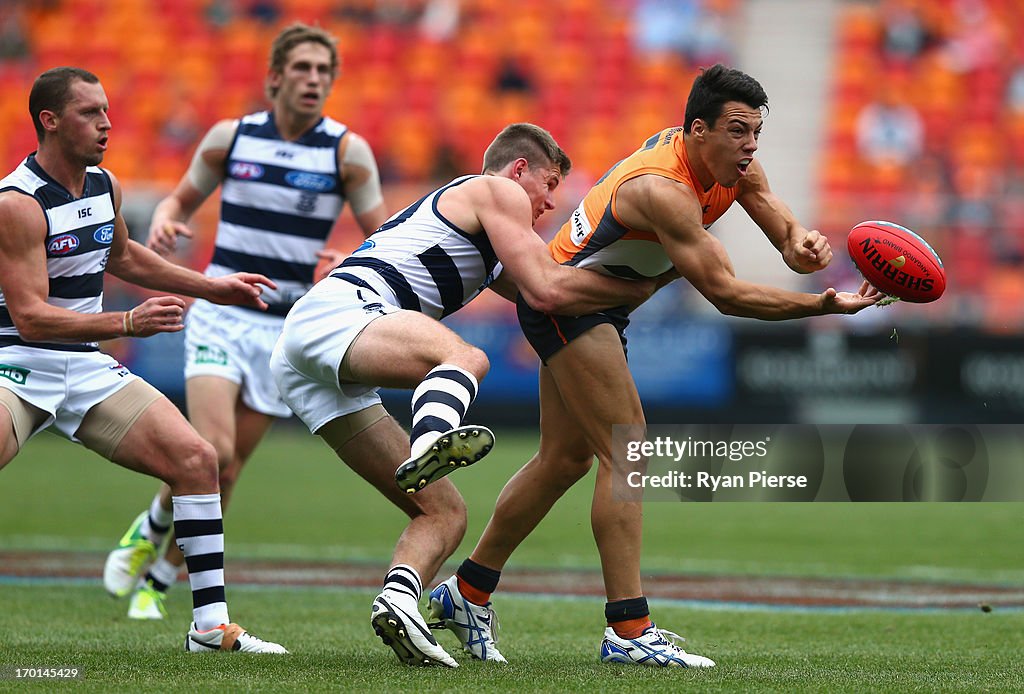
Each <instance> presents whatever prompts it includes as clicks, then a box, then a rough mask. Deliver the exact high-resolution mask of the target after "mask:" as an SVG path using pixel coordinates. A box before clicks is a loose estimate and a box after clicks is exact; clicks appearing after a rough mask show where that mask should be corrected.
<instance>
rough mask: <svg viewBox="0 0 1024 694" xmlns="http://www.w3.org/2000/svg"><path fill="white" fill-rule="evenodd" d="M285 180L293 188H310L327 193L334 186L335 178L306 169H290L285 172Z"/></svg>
mask: <svg viewBox="0 0 1024 694" xmlns="http://www.w3.org/2000/svg"><path fill="white" fill-rule="evenodd" d="M284 180H285V181H286V182H287V183H288V185H290V186H292V187H293V188H298V189H300V190H308V191H312V192H314V193H326V192H327V191H329V190H330V189H331V188H333V187H334V179H333V178H331V177H330V176H322V175H320V174H314V173H307V172H305V171H289V172H288V173H287V174H285V177H284Z"/></svg>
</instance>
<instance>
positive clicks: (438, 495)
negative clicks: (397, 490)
mask: <svg viewBox="0 0 1024 694" xmlns="http://www.w3.org/2000/svg"><path fill="white" fill-rule="evenodd" d="M406 498H408V499H410V500H411V501H412V502H413V511H412V513H410V514H409V515H410V517H413V518H415V517H416V516H419V515H427V516H432V517H434V518H437V519H438V520H439V521H440V522H442V523H444V524H445V525H446V526H449V525H450V526H452V528H453V529H457V528H461V532H460V533H459V534H460V536H461V535H462V534H463V533H465V531H466V517H467V511H466V502H465V500H464V499H463V498H462V495H461V494H459V490H458V489H456V488H455V485H454V484H452V482H451V480H439V481H437V482H435V483H434V484H432V485H430V486H429V487H427V488H426V489H424V490H423V491H421V492H419V493H418V494H416V495H414V496H412V497H406Z"/></svg>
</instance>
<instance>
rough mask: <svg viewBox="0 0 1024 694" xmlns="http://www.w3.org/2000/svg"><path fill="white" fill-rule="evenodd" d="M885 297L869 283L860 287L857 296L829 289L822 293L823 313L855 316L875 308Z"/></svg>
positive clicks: (864, 283)
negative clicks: (859, 312)
mask: <svg viewBox="0 0 1024 694" xmlns="http://www.w3.org/2000/svg"><path fill="white" fill-rule="evenodd" d="M884 296H885V295H884V294H882V293H881V292H880V291H878V289H876V288H875V287H873V286H871V285H870V284H868V283H867V282H863V283H861V285H860V289H858V290H857V293H856V294H852V293H850V292H837V291H836V290H835V289H833V288H832V287H829V288H828V289H826V290H825V291H824V292H822V293H821V298H822V313H846V314H853V313H857V312H858V311H862V310H863V309H866V308H867V307H868V306H874V305H875V304H877V303H878V302H879V301H880V300H881V299H882V298H883V297H884Z"/></svg>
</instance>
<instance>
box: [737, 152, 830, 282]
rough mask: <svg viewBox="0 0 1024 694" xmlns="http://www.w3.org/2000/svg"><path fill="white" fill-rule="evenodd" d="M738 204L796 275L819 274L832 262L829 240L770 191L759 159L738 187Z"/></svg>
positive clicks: (751, 164)
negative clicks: (808, 226)
mask: <svg viewBox="0 0 1024 694" xmlns="http://www.w3.org/2000/svg"><path fill="white" fill-rule="evenodd" d="M736 201H737V202H739V203H740V205H742V206H743V209H745V210H746V211H747V214H748V215H750V218H751V219H752V220H754V223H755V224H757V226H759V227H760V228H761V231H763V232H764V235H765V236H767V237H768V240H769V241H771V242H772V245H774V246H775V247H776V248H777V249H778V250H779V252H780V253H781V254H782V258H783V260H785V261H786V265H788V266H789V267H790V269H792V270H793V271H794V272H799V273H802V274H806V273H809V272H817V271H818V270H824V269H825V268H826V267H828V264H829V263H830V262H832V248H831V246H829V243H828V239H827V238H825V237H824V236H823V235H822V234H821V233H820V232H819V231H818V230H817V229H811V230H808V229H806V228H805V227H804V226H803V225H802V224H800V222H798V221H797V219H796V217H795V216H794V215H793V212H792V210H790V209H789V207H788V206H787V205H786V203H785V202H783V201H782V200H781V199H779V198H778V197H777V196H776V195H775V194H774V193H773V192H772V191H771V188H769V186H768V178H767V177H766V176H765V173H764V168H763V167H762V166H761V163H760V162H759V161H757V160H756V159H754V160H753V161H752V162H751V163H750V167H749V168H748V169H747V175H746V176H745V177H744V178H742V179H741V180H740V182H739V184H738V190H737V196H736Z"/></svg>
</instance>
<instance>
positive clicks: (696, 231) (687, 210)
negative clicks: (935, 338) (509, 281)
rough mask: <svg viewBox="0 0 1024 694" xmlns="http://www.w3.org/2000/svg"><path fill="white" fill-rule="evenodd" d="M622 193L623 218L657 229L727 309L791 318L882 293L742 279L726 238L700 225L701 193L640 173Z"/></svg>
mask: <svg viewBox="0 0 1024 694" xmlns="http://www.w3.org/2000/svg"><path fill="white" fill-rule="evenodd" d="M617 197H618V200H617V211H618V213H619V217H620V219H622V220H623V222H624V223H626V224H627V225H628V226H630V227H631V228H635V229H642V230H650V231H653V232H655V233H656V234H657V235H658V237H659V239H660V241H661V243H662V246H663V247H664V249H665V252H666V253H667V254H668V256H669V259H670V260H671V261H672V263H673V265H674V266H675V268H676V270H678V271H679V274H680V275H681V276H682V277H683V278H685V279H686V280H687V281H688V282H690V284H692V285H693V287H694V288H695V289H697V291H699V292H700V293H701V294H703V295H704V297H705V298H706V299H707V300H708V301H710V302H711V303H712V304H713V305H714V306H715V308H717V309H718V310H719V311H720V312H721V313H723V314H726V315H733V316H742V317H746V318H758V319H761V320H786V319H790V318H803V317H806V316H816V315H823V314H826V313H856V312H857V311H860V310H862V309H864V308H867V307H868V306H871V305H873V304H875V303H877V302H878V300H879V298H880V295H879V294H878V293H877V292H875V291H874V290H873V288H871V287H869V286H867V285H866V283H865V285H864V286H862V287H861V290H860V291H859V292H856V293H850V292H836V290H835V289H832V288H829V289H827V290H826V291H824V292H822V293H820V294H809V293H805V292H794V291H789V290H786V289H780V288H778V287H771V286H768V285H761V284H754V283H751V282H746V281H743V280H740V279H738V278H737V277H736V274H735V272H734V271H733V267H732V262H731V261H730V260H729V256H728V254H727V253H726V252H725V248H724V247H723V246H722V244H721V242H720V241H719V240H718V239H716V238H715V237H714V236H712V235H711V234H710V233H708V232H707V231H706V230H705V229H704V227H703V226H702V225H701V209H700V203H699V202H698V201H697V196H696V195H695V194H694V193H693V191H692V190H691V189H689V188H688V187H686V186H683V185H681V184H679V183H676V182H674V181H670V180H669V179H667V178H662V177H659V176H641V177H638V178H636V179H633V180H632V181H628V182H626V183H625V184H623V185H622V187H620V188H619V192H618V196H617Z"/></svg>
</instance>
